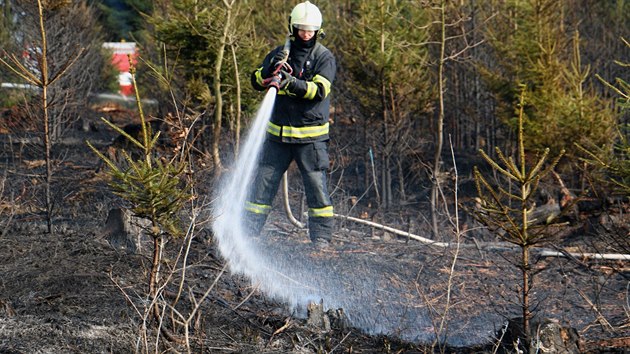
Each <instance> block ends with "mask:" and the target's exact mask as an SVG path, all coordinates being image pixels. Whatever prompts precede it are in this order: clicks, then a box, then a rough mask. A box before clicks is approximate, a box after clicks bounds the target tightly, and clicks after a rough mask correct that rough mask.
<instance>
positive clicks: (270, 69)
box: [261, 51, 286, 78]
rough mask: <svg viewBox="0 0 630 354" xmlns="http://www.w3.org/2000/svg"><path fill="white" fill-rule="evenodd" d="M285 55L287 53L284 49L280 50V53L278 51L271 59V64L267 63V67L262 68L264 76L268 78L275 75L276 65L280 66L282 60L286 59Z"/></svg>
mask: <svg viewBox="0 0 630 354" xmlns="http://www.w3.org/2000/svg"><path fill="white" fill-rule="evenodd" d="M285 55H286V54H285V53H284V52H283V51H279V52H278V53H276V55H274V56H273V58H271V60H270V61H269V65H267V67H266V68H263V69H262V71H261V74H262V77H263V78H268V77H270V76H271V75H273V72H274V71H276V67H277V66H278V64H279V63H280V62H281V61H282V60H284V57H285Z"/></svg>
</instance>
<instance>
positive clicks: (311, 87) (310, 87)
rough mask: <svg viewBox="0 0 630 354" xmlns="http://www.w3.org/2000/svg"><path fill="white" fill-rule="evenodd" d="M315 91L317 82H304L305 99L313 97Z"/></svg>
mask: <svg viewBox="0 0 630 354" xmlns="http://www.w3.org/2000/svg"><path fill="white" fill-rule="evenodd" d="M316 93H317V84H315V83H314V82H310V81H309V82H307V83H306V93H305V94H304V98H305V99H307V100H312V99H313V98H315V94H316Z"/></svg>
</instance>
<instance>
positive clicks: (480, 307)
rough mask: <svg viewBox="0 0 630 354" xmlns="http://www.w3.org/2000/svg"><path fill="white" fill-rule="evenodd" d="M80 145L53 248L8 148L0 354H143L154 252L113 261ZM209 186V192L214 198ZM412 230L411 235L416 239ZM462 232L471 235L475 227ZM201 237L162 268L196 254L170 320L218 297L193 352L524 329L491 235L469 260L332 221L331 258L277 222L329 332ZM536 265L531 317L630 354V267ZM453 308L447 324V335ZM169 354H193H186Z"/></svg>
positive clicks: (34, 184)
mask: <svg viewBox="0 0 630 354" xmlns="http://www.w3.org/2000/svg"><path fill="white" fill-rule="evenodd" d="M102 129H103V128H102V127H101V128H99V129H96V130H95V131H94V132H91V133H90V134H94V136H93V137H92V139H93V140H92V141H93V142H95V143H96V145H97V146H101V147H103V148H106V146H107V145H108V142H110V141H112V140H113V138H115V137H114V136H113V135H111V132H105V131H103V130H102ZM77 141H78V142H79V143H76V142H77ZM81 141H82V139H75V140H73V143H72V144H67V145H60V146H59V149H60V151H62V152H63V154H59V156H63V161H61V163H59V164H58V165H57V166H58V169H57V170H56V171H57V172H56V176H57V177H56V185H55V188H54V191H55V196H56V198H58V199H57V200H63V203H61V202H60V203H59V204H58V205H56V207H57V209H56V211H57V215H58V217H57V218H56V219H55V230H54V232H53V233H52V234H48V233H47V232H46V225H45V223H44V221H43V220H44V218H43V217H42V210H41V206H38V205H39V204H41V203H39V202H37V200H38V198H41V191H42V189H41V181H40V180H38V179H37V178H35V176H36V175H38V174H39V173H41V168H42V164H41V158H40V157H38V155H37V152H36V151H33V152H31V150H30V145H29V144H24V145H22V146H21V147H20V146H18V147H20V148H16V144H15V143H13V142H11V141H9V140H8V139H3V143H4V149H3V151H4V156H2V158H3V162H4V163H3V172H4V176H5V181H4V182H5V183H4V190H3V195H2V196H3V199H2V208H3V219H2V226H3V228H2V234H1V238H0V242H1V243H0V244H1V246H0V274H2V278H1V280H0V352H2V353H130V352H134V351H136V349H137V348H141V347H142V340H141V337H140V333H142V328H143V324H144V322H143V317H142V316H141V314H142V313H143V308H144V307H146V295H143V294H146V279H147V273H148V269H149V264H150V259H149V257H148V253H146V252H141V253H139V254H132V253H128V252H126V251H125V250H120V249H116V248H113V247H112V246H111V245H110V244H109V243H108V240H107V239H106V238H105V236H104V234H103V226H104V224H105V220H106V218H107V214H108V212H109V210H110V209H111V208H113V207H116V206H119V204H120V202H119V201H118V200H116V199H115V198H114V197H113V196H112V195H111V193H110V192H109V190H108V188H107V185H106V181H105V177H104V173H103V172H102V171H100V172H99V173H97V172H96V171H97V168H98V161H97V159H96V158H95V156H94V155H93V153H92V152H91V151H89V149H88V148H87V146H85V144H82V143H81ZM99 142H101V144H100V145H99V144H98V143H99ZM9 145H10V146H9ZM18 153H19V154H18ZM9 155H11V156H9ZM294 180H295V179H294ZM206 188H207V190H204V191H203V193H210V188H211V187H210V186H207V187H206ZM297 188H299V187H297ZM296 204H297V203H296ZM623 208H626V209H623ZM364 212H365V213H366V214H367V215H369V214H370V213H369V210H354V211H353V213H356V215H357V216H360V215H361V214H363V213H364ZM624 215H628V210H627V205H625V206H624V205H620V206H618V207H617V208H616V209H609V210H608V212H607V213H599V214H598V215H597V216H591V217H589V218H584V219H583V220H580V222H579V223H578V222H576V223H574V224H572V225H570V226H569V227H566V228H564V229H563V230H562V232H560V233H559V234H558V238H557V242H556V243H555V244H556V245H557V246H560V247H562V250H568V251H570V252H573V253H589V252H600V253H606V252H618V250H616V249H612V248H611V244H610V243H609V242H604V240H601V237H602V235H603V234H609V235H617V236H619V235H620V237H627V236H628V224H629V223H628V220H627V216H626V219H621V220H620V219H619V218H620V216H624ZM423 217H425V218H426V217H428V215H427V214H426V212H425V211H424V210H423V208H422V207H421V204H419V205H417V206H414V207H413V208H410V207H407V208H405V210H400V211H391V212H390V213H387V214H382V215H381V220H383V221H385V223H386V224H388V225H392V226H394V227H399V228H401V229H405V230H406V229H408V228H411V229H412V230H411V231H413V232H414V233H416V234H419V235H428V234H429V232H428V230H426V229H423V228H422V227H421V226H418V225H422V224H423V222H422V221H421V220H422V218H423ZM409 220H415V221H416V222H415V224H413V225H412V226H410V225H409V223H408V221H409ZM418 220H420V221H418ZM462 223H463V224H464V223H465V224H466V225H467V226H466V227H468V228H469V229H474V228H476V227H478V226H479V225H475V224H474V223H473V222H472V221H467V222H466V221H465V220H462ZM403 224H404V225H403ZM414 225H415V226H414ZM462 226H463V225H462ZM444 227H445V228H446V227H452V225H447V224H445V225H444ZM207 229H208V226H207V225H200V227H199V229H198V231H197V232H195V235H194V237H193V238H188V239H183V240H173V241H171V242H169V244H168V245H167V247H166V253H165V260H164V269H165V270H168V269H179V267H178V265H181V263H179V262H181V261H180V260H179V259H178V258H177V255H178V254H179V250H181V249H182V248H181V246H182V245H185V246H189V250H190V251H189V253H188V258H187V260H186V264H187V272H186V274H185V276H182V273H181V272H173V273H172V274H173V278H172V279H171V280H170V281H169V285H168V286H167V288H166V289H165V290H166V291H165V292H164V294H165V295H164V296H165V301H173V298H172V297H174V296H175V295H176V294H177V292H178V289H179V286H178V285H179V284H184V287H183V288H184V291H183V296H182V297H181V299H180V300H179V302H178V304H177V305H176V306H175V308H176V309H177V310H178V311H180V312H181V313H186V311H189V310H190V308H191V306H192V303H194V302H195V301H198V300H199V299H200V298H201V297H202V296H203V294H204V293H205V292H206V290H207V289H210V288H211V287H212V288H211V291H210V292H209V293H208V297H207V298H206V300H205V301H204V302H203V304H202V305H201V306H200V307H199V313H198V316H196V317H195V321H194V325H191V333H190V335H191V336H190V343H191V347H192V352H208V353H210V352H212V353H215V352H216V353H229V352H239V353H317V352H322V353H324V352H352V353H387V352H391V353H398V352H402V353H414V352H431V351H432V350H436V351H437V350H439V349H440V346H439V345H437V346H432V344H433V339H434V338H435V336H436V334H437V335H439V336H440V338H441V339H443V340H444V341H446V342H447V343H449V345H450V348H449V349H448V351H449V352H454V351H458V352H473V351H474V352H480V351H486V352H493V351H494V349H495V347H494V343H496V339H495V336H496V334H497V333H501V331H500V330H501V326H502V325H503V323H504V322H505V321H506V320H507V319H510V318H514V317H518V316H519V304H518V296H517V295H516V294H517V289H518V287H519V286H520V282H519V271H518V269H517V268H516V267H515V266H514V262H515V259H516V258H517V257H518V250H517V249H514V248H512V247H509V245H506V244H504V243H502V242H500V240H499V239H497V238H494V236H492V235H491V234H490V233H482V232H476V233H473V232H467V233H464V234H463V236H462V239H461V245H460V247H456V245H455V244H452V246H451V247H446V248H444V247H436V246H431V245H424V244H421V243H420V242H418V241H415V240H413V239H407V238H405V237H401V236H396V235H394V234H391V233H387V232H384V231H382V230H378V229H374V228H371V227H366V226H363V225H359V224H356V223H351V222H345V221H339V222H338V225H337V231H336V232H335V235H334V241H335V243H334V245H333V247H331V248H330V249H327V250H323V251H318V250H313V249H312V248H311V247H310V245H309V244H308V242H307V237H306V234H305V233H304V232H303V231H301V230H297V229H296V228H295V227H294V226H292V225H291V224H290V223H289V222H287V221H286V218H285V217H284V216H283V215H282V213H281V212H280V211H277V212H274V214H273V215H272V219H271V220H270V222H269V224H268V227H267V229H266V232H265V235H264V236H265V237H264V238H263V239H262V240H261V241H257V242H258V243H259V247H260V249H261V254H264V255H266V256H267V257H269V258H273V259H274V260H275V261H276V262H278V263H279V264H283V265H284V267H285V268H286V269H287V273H286V274H288V275H289V274H293V273H291V272H294V273H295V274H297V273H299V269H301V268H300V267H309V268H311V269H317V271H316V272H314V273H315V274H316V276H315V277H314V278H313V279H311V280H312V281H313V283H312V284H310V285H309V286H312V287H315V288H318V289H320V290H321V291H322V294H326V295H329V294H333V295H334V296H330V297H329V298H327V299H331V300H330V303H327V304H326V303H325V305H330V306H332V307H333V308H332V310H338V308H339V307H341V308H343V311H344V312H345V314H346V316H341V317H340V318H341V319H339V320H335V316H333V315H332V313H331V316H330V319H331V321H332V323H331V329H330V331H322V330H321V328H316V327H314V326H313V324H312V323H310V322H309V320H308V319H307V318H306V316H305V312H304V309H302V308H300V307H299V306H297V307H289V306H287V305H286V304H284V303H283V302H282V301H280V300H282V299H278V298H270V297H268V296H266V295H265V294H264V293H263V292H261V288H260V286H257V284H252V283H251V282H250V281H249V279H247V278H246V277H245V276H243V275H240V274H235V273H234V272H231V271H230V270H229V268H226V267H225V265H226V262H225V260H224V259H223V258H222V257H221V255H220V254H218V252H217V248H216V244H215V241H214V240H213V238H212V235H211V234H210V233H209V232H208V231H207ZM473 235H474V237H473ZM448 241H450V242H452V241H453V240H448ZM184 248H185V249H186V247H184ZM534 259H535V260H536V263H535V267H536V270H538V272H537V273H536V276H535V282H534V287H533V289H532V295H533V297H534V298H535V301H536V313H537V318H539V319H544V318H551V319H554V320H557V321H558V322H560V323H561V324H562V325H564V326H569V327H573V328H575V330H576V331H577V333H578V334H579V336H580V339H581V346H582V350H583V351H588V352H623V351H624V348H627V347H628V346H629V345H630V321H629V319H630V316H629V315H628V311H630V309H629V308H628V290H627V287H628V283H629V281H630V280H629V277H630V275H629V274H630V273H628V269H629V268H628V263H627V262H624V261H606V260H597V259H592V258H586V257H583V258H571V257H547V256H544V254H542V253H541V252H536V253H535V254H534ZM454 260H455V261H456V262H455V264H454ZM451 269H453V271H451ZM289 270H290V271H289ZM165 274H168V273H167V272H166V273H165ZM451 274H452V276H451ZM215 282H216V284H215ZM213 284H214V286H213ZM446 306H449V308H448V316H447V318H446V321H445V322H444V326H443V327H440V323H441V319H442V314H443V313H444V312H445V310H446ZM165 318H172V317H169V316H166V317H165ZM344 318H345V320H344ZM146 324H147V325H148V326H149V327H150V328H151V326H153V323H152V322H151V321H148V322H147V323H146ZM440 328H441V329H440ZM150 333H153V332H150ZM170 350H171V351H182V352H185V348H184V347H183V346H181V345H178V344H173V347H172V348H171V349H170Z"/></svg>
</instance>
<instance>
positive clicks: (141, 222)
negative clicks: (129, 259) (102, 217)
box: [102, 208, 151, 254]
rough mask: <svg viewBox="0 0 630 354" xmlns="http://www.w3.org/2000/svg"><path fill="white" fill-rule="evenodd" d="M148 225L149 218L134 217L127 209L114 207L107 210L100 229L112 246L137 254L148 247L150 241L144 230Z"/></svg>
mask: <svg viewBox="0 0 630 354" xmlns="http://www.w3.org/2000/svg"><path fill="white" fill-rule="evenodd" d="M149 226H150V222H149V220H146V219H141V218H138V217H135V216H133V215H131V212H130V211H129V210H127V209H122V208H114V209H111V210H110V211H109V214H108V215H107V221H105V226H104V227H103V229H102V231H103V235H104V237H105V239H106V240H107V241H108V242H109V244H110V245H111V246H112V247H114V248H116V249H120V250H125V251H127V252H129V253H136V254H139V253H142V251H143V250H145V249H150V248H149V247H150V244H151V242H150V239H149V236H148V235H147V233H146V231H145V230H146V229H147V228H148V227H149Z"/></svg>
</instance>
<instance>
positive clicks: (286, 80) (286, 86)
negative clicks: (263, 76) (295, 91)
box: [279, 70, 296, 90]
mask: <svg viewBox="0 0 630 354" xmlns="http://www.w3.org/2000/svg"><path fill="white" fill-rule="evenodd" d="M280 76H281V77H282V80H281V81H280V86H279V88H280V90H291V84H293V83H294V82H295V80H296V79H295V76H293V75H291V74H290V73H289V72H288V71H284V70H282V71H280Z"/></svg>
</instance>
